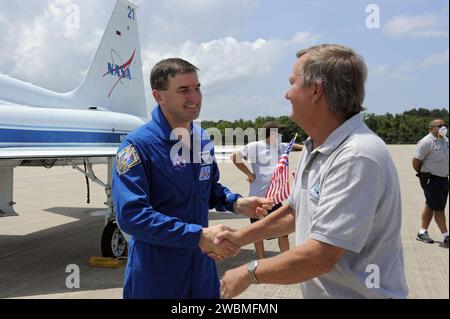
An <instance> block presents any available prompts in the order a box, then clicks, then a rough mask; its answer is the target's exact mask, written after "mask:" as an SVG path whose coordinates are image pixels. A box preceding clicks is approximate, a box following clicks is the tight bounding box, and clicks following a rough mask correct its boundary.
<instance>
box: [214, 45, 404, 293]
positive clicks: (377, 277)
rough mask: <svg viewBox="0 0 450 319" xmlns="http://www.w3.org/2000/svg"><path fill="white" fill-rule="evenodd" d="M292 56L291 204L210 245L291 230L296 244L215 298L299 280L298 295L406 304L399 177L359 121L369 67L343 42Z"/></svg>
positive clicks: (245, 272)
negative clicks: (295, 161) (296, 129)
mask: <svg viewBox="0 0 450 319" xmlns="http://www.w3.org/2000/svg"><path fill="white" fill-rule="evenodd" d="M297 58H298V59H297V60H296V62H295V64H294V67H293V70H292V74H291V76H290V78H289V82H290V83H291V86H290V88H289V90H288V91H287V93H286V98H287V99H288V100H289V101H290V102H291V104H292V113H291V118H292V120H293V121H294V122H296V123H297V124H298V125H299V126H300V127H301V128H302V129H303V130H304V131H305V132H306V134H308V136H309V138H308V140H307V141H306V142H305V143H304V146H305V147H304V150H305V155H304V157H303V159H302V161H301V162H300V164H299V169H298V173H297V176H296V181H295V186H294V189H293V191H292V193H291V197H290V199H289V204H288V205H285V206H283V207H282V208H280V209H278V210H277V211H275V212H274V213H272V214H271V215H270V216H267V217H265V218H263V219H261V220H260V221H258V222H256V223H254V224H252V225H250V226H247V227H245V228H243V229H240V230H238V231H236V232H222V233H219V234H218V235H217V236H216V239H215V241H216V243H218V242H221V241H222V240H225V239H227V240H230V241H232V242H233V243H235V244H237V245H238V246H242V245H246V244H248V243H251V242H254V241H256V240H260V239H261V238H265V237H270V236H273V237H278V236H281V235H285V234H288V233H291V232H293V231H296V247H294V248H292V249H290V250H289V251H287V252H284V253H282V254H280V255H277V256H275V257H271V258H266V259H262V260H257V261H252V262H251V263H249V264H248V265H243V266H241V267H238V268H234V269H231V270H228V271H227V272H225V274H224V276H223V277H222V281H221V296H222V297H223V298H232V297H234V296H237V295H239V294H240V293H242V292H243V291H244V290H245V289H247V287H248V286H249V285H250V284H252V283H253V284H257V283H272V284H293V283H300V288H301V291H302V295H303V297H304V298H406V297H407V296H408V288H407V285H406V280H405V273H404V260H403V247H402V242H401V237H400V228H401V198H400V185H399V179H398V175H397V171H396V169H395V166H394V163H393V161H392V159H391V157H390V155H389V152H388V150H387V147H386V145H385V144H384V142H383V141H382V140H381V139H380V138H379V137H378V136H377V135H376V134H375V133H373V132H372V131H371V130H370V129H369V128H368V127H367V126H366V124H365V123H364V121H363V118H362V115H361V114H360V112H361V111H362V110H363V107H362V104H363V100H364V82H365V80H366V78H367V68H366V65H365V63H364V61H363V59H362V57H361V56H359V55H357V54H356V53H355V52H354V51H353V50H352V49H349V48H346V47H343V46H340V45H329V44H323V45H318V46H314V47H311V48H308V49H305V50H302V51H300V52H299V53H297Z"/></svg>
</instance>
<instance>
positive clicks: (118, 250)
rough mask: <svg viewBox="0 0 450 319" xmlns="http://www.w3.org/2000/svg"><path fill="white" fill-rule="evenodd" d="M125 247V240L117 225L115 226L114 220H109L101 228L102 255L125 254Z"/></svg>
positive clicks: (119, 255)
mask: <svg viewBox="0 0 450 319" xmlns="http://www.w3.org/2000/svg"><path fill="white" fill-rule="evenodd" d="M127 248H128V247H127V241H126V240H125V237H124V236H123V234H122V232H121V231H120V229H119V227H117V223H116V221H110V222H109V223H108V224H106V226H105V228H104V229H103V234H102V243H101V249H102V256H103V257H115V258H117V257H122V256H126V255H127Z"/></svg>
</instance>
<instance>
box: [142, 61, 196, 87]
mask: <svg viewBox="0 0 450 319" xmlns="http://www.w3.org/2000/svg"><path fill="white" fill-rule="evenodd" d="M197 71H198V68H197V67H196V66H195V65H193V64H191V63H189V62H188V61H185V60H183V59H180V58H170V59H165V60H162V61H159V62H158V63H156V65H155V66H154V67H153V69H152V72H151V74H150V86H151V88H152V90H167V89H168V88H169V77H172V78H173V77H175V76H176V75H178V74H187V73H192V72H197Z"/></svg>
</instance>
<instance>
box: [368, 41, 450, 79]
mask: <svg viewBox="0 0 450 319" xmlns="http://www.w3.org/2000/svg"><path fill="white" fill-rule="evenodd" d="M448 63H449V49H448V48H447V50H446V51H444V52H437V53H433V54H431V55H430V56H428V57H427V58H425V59H423V60H422V61H418V60H406V61H403V62H402V63H401V64H400V65H398V66H396V67H395V66H390V65H388V64H382V65H376V66H373V67H372V68H371V70H372V71H373V72H374V73H375V74H378V75H381V76H387V77H392V78H394V79H398V80H407V81H410V80H413V79H415V78H416V77H417V76H418V74H417V72H418V71H419V70H423V69H427V68H431V67H435V66H440V65H446V64H447V65H448Z"/></svg>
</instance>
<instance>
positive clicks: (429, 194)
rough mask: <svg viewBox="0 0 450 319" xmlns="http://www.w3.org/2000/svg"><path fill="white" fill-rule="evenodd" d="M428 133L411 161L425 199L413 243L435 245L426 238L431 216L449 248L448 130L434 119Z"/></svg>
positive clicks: (439, 121)
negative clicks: (447, 210) (446, 208)
mask: <svg viewBox="0 0 450 319" xmlns="http://www.w3.org/2000/svg"><path fill="white" fill-rule="evenodd" d="M429 130H430V133H429V134H428V135H427V136H425V137H424V138H423V139H421V140H420V141H419V142H418V143H417V148H416V153H415V155H414V158H413V160H412V165H413V168H414V170H415V171H416V172H417V176H418V177H419V179H420V185H421V186H422V189H423V192H424V194H425V199H426V202H425V207H424V208H423V210H422V225H421V228H420V230H419V233H418V234H417V237H416V239H417V240H419V241H422V242H424V243H428V244H432V243H434V240H433V239H432V238H431V237H430V235H429V234H428V226H430V223H431V220H432V219H433V216H434V220H435V221H436V224H437V225H438V227H439V230H440V231H441V233H442V237H443V242H442V244H443V246H444V247H447V248H448V240H449V239H448V230H447V223H446V220H445V212H444V210H445V205H446V204H447V197H448V170H449V168H448V165H449V157H448V156H449V153H448V145H449V143H448V138H447V127H446V126H445V123H444V121H443V120H442V119H435V120H433V121H431V122H430V125H429Z"/></svg>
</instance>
